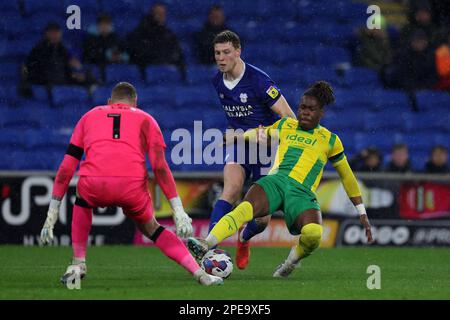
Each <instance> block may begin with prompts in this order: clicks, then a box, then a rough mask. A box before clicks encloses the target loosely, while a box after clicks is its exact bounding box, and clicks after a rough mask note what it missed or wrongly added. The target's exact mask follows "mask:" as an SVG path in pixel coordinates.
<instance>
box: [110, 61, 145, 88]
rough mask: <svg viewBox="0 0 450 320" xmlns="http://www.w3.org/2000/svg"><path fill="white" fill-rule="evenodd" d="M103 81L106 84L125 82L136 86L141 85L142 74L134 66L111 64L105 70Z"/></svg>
mask: <svg viewBox="0 0 450 320" xmlns="http://www.w3.org/2000/svg"><path fill="white" fill-rule="evenodd" d="M105 81H106V83H108V84H116V83H118V82H123V81H126V82H130V83H132V84H133V85H137V84H140V83H142V74H141V71H140V70H139V68H138V67H137V66H136V65H129V64H113V65H108V66H106V68H105Z"/></svg>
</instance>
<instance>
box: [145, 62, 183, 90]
mask: <svg viewBox="0 0 450 320" xmlns="http://www.w3.org/2000/svg"><path fill="white" fill-rule="evenodd" d="M145 74H146V80H147V83H148V84H150V85H165V84H171V85H177V84H181V83H182V79H181V72H180V70H179V69H178V68H177V67H176V66H172V65H160V66H149V67H147V68H146V69H145Z"/></svg>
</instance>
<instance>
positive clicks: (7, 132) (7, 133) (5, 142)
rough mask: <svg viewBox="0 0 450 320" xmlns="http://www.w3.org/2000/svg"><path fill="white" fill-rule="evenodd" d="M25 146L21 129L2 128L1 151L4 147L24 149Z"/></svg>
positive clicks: (0, 137) (24, 138)
mask: <svg viewBox="0 0 450 320" xmlns="http://www.w3.org/2000/svg"><path fill="white" fill-rule="evenodd" d="M26 144H27V140H26V137H25V135H24V134H23V130H22V129H20V128H19V129H17V128H2V134H0V148H1V149H2V150H4V148H5V147H6V148H7V147H10V148H17V149H25V148H26Z"/></svg>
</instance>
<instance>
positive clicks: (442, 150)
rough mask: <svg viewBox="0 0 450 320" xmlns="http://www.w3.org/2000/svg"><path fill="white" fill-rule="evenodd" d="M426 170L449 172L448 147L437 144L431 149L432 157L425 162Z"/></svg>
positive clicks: (429, 171)
mask: <svg viewBox="0 0 450 320" xmlns="http://www.w3.org/2000/svg"><path fill="white" fill-rule="evenodd" d="M425 172H428V173H449V172H450V170H449V167H448V149H447V148H446V147H444V146H441V145H437V146H434V147H433V149H432V150H431V155H430V159H429V160H428V161H427V163H426V164H425Z"/></svg>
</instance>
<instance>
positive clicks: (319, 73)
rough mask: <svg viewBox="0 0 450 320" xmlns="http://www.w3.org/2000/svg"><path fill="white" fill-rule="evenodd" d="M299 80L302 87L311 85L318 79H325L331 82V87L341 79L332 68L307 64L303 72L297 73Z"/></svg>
mask: <svg viewBox="0 0 450 320" xmlns="http://www.w3.org/2000/svg"><path fill="white" fill-rule="evenodd" d="M297 76H298V77H299V82H300V83H301V84H303V86H304V87H307V86H310V85H312V84H313V83H314V82H316V81H318V80H325V81H327V82H329V83H330V84H331V86H332V87H335V86H336V85H338V84H339V83H340V82H341V80H340V78H339V76H338V75H337V74H336V72H335V71H334V69H333V68H330V67H323V66H309V67H306V68H305V70H304V73H303V74H298V75H297Z"/></svg>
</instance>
